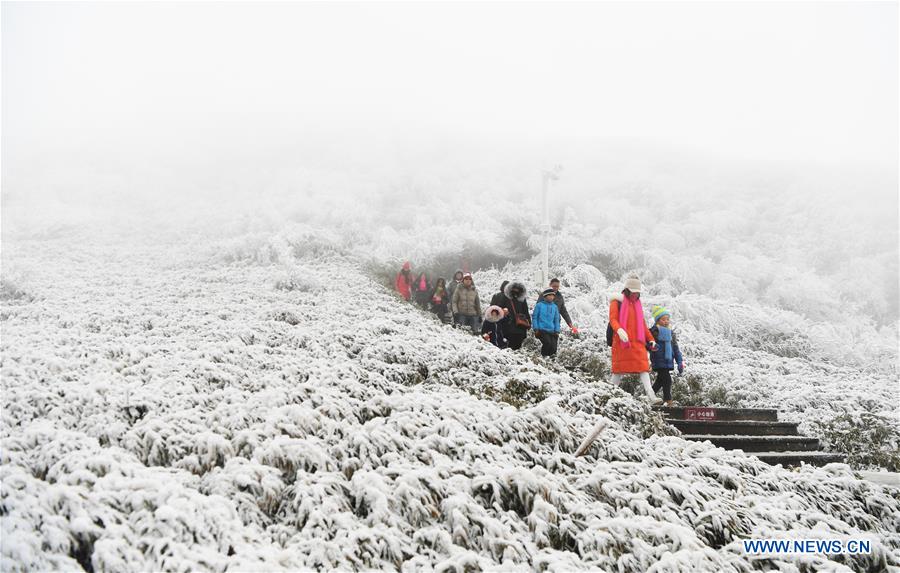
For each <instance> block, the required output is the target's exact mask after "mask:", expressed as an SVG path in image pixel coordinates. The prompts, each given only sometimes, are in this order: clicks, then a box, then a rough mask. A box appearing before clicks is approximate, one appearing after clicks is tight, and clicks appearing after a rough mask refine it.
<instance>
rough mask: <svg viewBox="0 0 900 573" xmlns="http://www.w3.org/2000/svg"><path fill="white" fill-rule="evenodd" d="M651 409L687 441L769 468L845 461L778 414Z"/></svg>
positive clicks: (763, 411) (768, 412)
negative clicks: (737, 454)
mask: <svg viewBox="0 0 900 573" xmlns="http://www.w3.org/2000/svg"><path fill="white" fill-rule="evenodd" d="M653 409H654V410H656V411H657V412H660V413H661V414H662V416H663V418H665V420H666V422H667V423H669V424H671V425H672V426H675V427H676V428H678V429H679V430H680V431H681V434H682V437H683V438H684V439H686V440H693V441H697V442H703V441H708V442H711V443H712V444H713V445H715V446H718V447H720V448H726V449H729V450H743V451H744V452H747V453H748V454H752V455H754V456H756V457H758V458H759V459H760V460H762V461H764V462H767V463H770V464H772V465H777V464H781V465H783V466H799V465H800V464H802V463H803V464H811V465H816V466H822V465H825V464H830V463H832V462H843V461H844V456H843V455H842V454H835V453H831V452H823V451H821V449H820V445H819V440H818V438H810V437H807V436H801V435H800V434H799V433H798V432H797V424H796V423H795V422H779V421H778V410H766V409H755V408H689V407H674V408H667V407H662V406H656V407H654V408H653Z"/></svg>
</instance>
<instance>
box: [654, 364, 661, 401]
mask: <svg viewBox="0 0 900 573" xmlns="http://www.w3.org/2000/svg"><path fill="white" fill-rule="evenodd" d="M654 372H656V382H654V383H653V395H654V396H655V395H656V393H657V392H659V390H660V389H661V388H662V378H661V377H660V371H659V370H654Z"/></svg>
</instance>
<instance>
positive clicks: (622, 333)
mask: <svg viewBox="0 0 900 573" xmlns="http://www.w3.org/2000/svg"><path fill="white" fill-rule="evenodd" d="M616 334H618V335H619V340H621V341H622V342H628V333H627V332H625V329H624V328H620V329H619V330H617V331H616Z"/></svg>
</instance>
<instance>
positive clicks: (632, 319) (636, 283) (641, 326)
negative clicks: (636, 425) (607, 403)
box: [609, 275, 656, 400]
mask: <svg viewBox="0 0 900 573" xmlns="http://www.w3.org/2000/svg"><path fill="white" fill-rule="evenodd" d="M611 298H612V300H611V301H610V303H609V324H610V326H611V327H612V329H613V332H614V335H613V345H612V373H613V375H612V380H611V382H612V383H613V384H615V385H616V386H618V385H619V384H620V383H621V382H622V376H624V375H625V374H638V375H640V378H641V384H642V385H643V386H644V391H645V392H646V394H647V397H648V398H649V399H650V400H654V399H655V398H656V394H655V393H654V392H653V388H652V387H651V386H650V361H649V359H648V358H647V348H648V347H650V349H651V350H655V349H656V340H654V338H653V334H651V333H650V329H649V328H647V322H646V321H645V320H644V307H643V306H641V279H639V278H638V277H637V276H635V275H631V276H629V277H628V278H627V279H626V280H625V288H624V289H622V292H621V293H616V294H614V295H613V296H612V297H611Z"/></svg>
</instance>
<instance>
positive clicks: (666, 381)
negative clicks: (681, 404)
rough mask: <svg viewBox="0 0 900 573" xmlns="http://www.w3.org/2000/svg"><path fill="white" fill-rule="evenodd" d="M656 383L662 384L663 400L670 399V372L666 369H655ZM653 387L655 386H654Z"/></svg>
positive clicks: (667, 400)
mask: <svg viewBox="0 0 900 573" xmlns="http://www.w3.org/2000/svg"><path fill="white" fill-rule="evenodd" d="M656 383H657V384H659V385H660V386H662V391H663V400H665V401H666V402H669V401H671V400H672V373H671V372H669V371H668V370H657V376H656ZM654 388H655V386H654Z"/></svg>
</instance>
